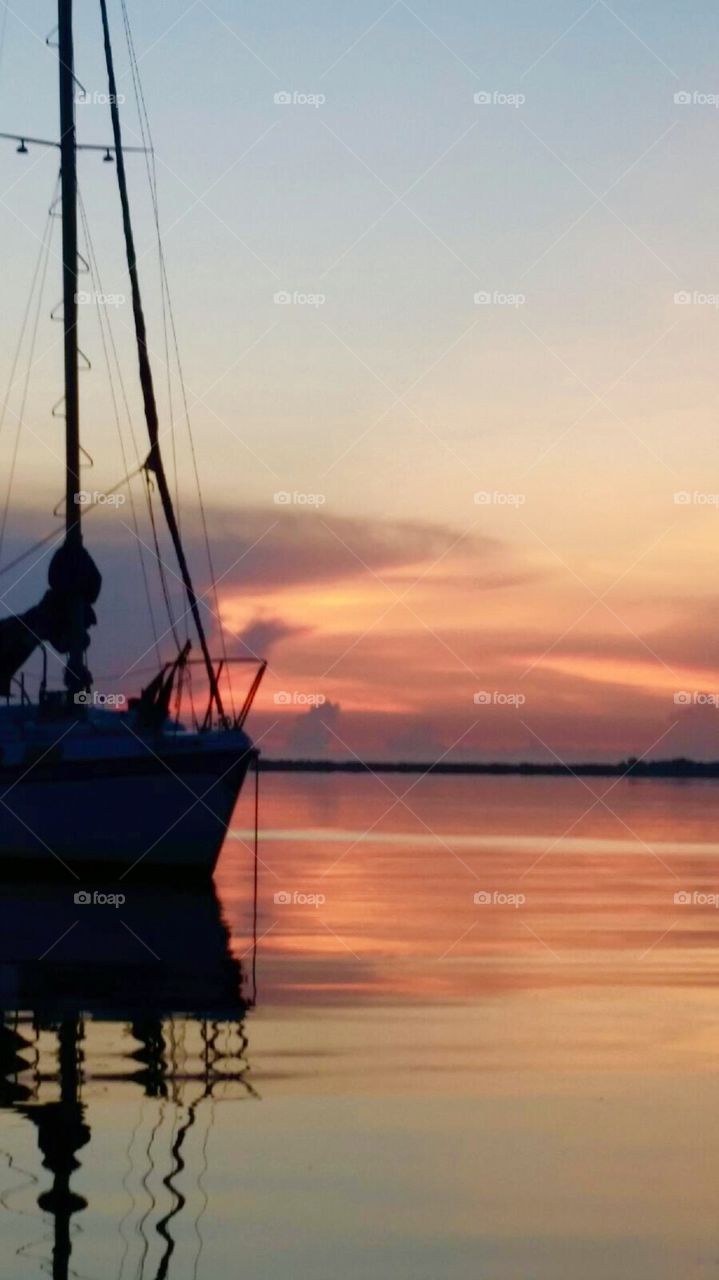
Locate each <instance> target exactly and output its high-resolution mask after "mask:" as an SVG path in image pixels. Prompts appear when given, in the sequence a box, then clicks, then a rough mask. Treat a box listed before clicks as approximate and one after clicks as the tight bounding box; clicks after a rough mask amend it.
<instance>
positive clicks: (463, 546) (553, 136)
mask: <svg viewBox="0 0 719 1280" xmlns="http://www.w3.org/2000/svg"><path fill="white" fill-rule="evenodd" d="M76 8H77V11H78V26H79V31H78V41H77V51H76V69H77V75H78V78H79V79H80V81H81V82H82V84H83V86H84V88H85V89H86V90H87V92H88V94H89V95H90V96H91V97H92V95H93V93H95V94H97V93H99V94H102V93H103V92H105V91H106V83H105V79H104V74H103V67H102V60H101V56H102V49H101V38H100V26H99V15H98V13H97V12H96V9H97V6H96V5H95V4H90V3H88V2H87V0H80V2H79V3H77V5H76ZM128 8H129V12H130V17H131V20H132V23H133V30H134V35H135V42H136V49H137V55H138V58H139V60H140V70H141V74H142V78H143V87H144V91H145V96H146V100H147V107H148V111H149V116H150V122H151V126H152V136H153V142H154V145H155V151H156V162H157V180H158V195H159V214H160V223H161V227H162V231H163V244H164V249H165V253H166V260H167V268H168V272H169V278H170V283H171V288H172V292H173V303H174V309H175V316H176V323H177V332H178V339H179V344H180V351H181V356H182V362H183V369H184V374H185V379H186V384H187V390H188V399H189V405H190V412H191V420H192V430H193V438H194V441H195V447H196V451H197V457H198V466H199V470H200V474H201V478H202V488H203V494H204V500H205V504H206V508H207V515H208V522H209V525H210V530H211V534H212V541H213V551H214V562H215V569H216V572H217V576H218V577H219V578H220V582H219V587H218V594H219V605H220V608H219V614H220V616H219V618H218V617H216V616H215V615H214V613H211V612H209V611H206V618H207V623H208V627H209V628H210V629H211V631H212V638H213V643H214V647H215V648H217V647H218V643H219V630H220V626H223V627H224V629H225V637H226V643H227V647H228V650H229V652H230V653H232V654H235V655H242V654H247V653H248V652H253V653H260V654H262V655H263V656H266V657H268V659H269V664H270V667H269V672H268V676H267V679H266V684H265V687H264V689H263V692H262V695H261V698H260V699H259V701H258V705H257V710H256V713H255V715H254V717H253V721H252V731H253V734H254V736H255V737H256V738H258V739H261V747H262V749H263V751H265V752H266V754H268V755H278V754H287V753H291V754H304V755H308V754H316V755H330V754H331V755H333V756H340V757H342V756H349V755H351V754H352V753H357V754H359V755H362V756H366V757H370V758H374V759H378V758H414V759H426V760H430V759H433V758H436V757H438V756H440V755H443V754H444V753H447V755H448V758H451V759H462V758H465V759H466V758H473V759H474V758H476V759H491V758H501V759H534V760H540V759H542V760H543V759H552V758H555V757H559V758H562V759H572V760H578V759H597V758H621V757H625V756H628V755H642V754H644V753H645V752H646V753H648V754H649V755H654V756H658V755H660V756H667V755H680V754H694V755H697V756H705V757H707V756H711V757H714V758H717V757H719V749H718V747H717V742H718V741H719V734H718V733H717V729H718V728H719V710H718V709H717V707H716V705H714V703H713V700H712V697H711V696H709V697H707V695H713V694H714V693H715V692H717V698H716V701H717V702H719V675H718V674H717V668H716V653H717V633H718V631H719V610H718V609H717V605H716V577H717V571H718V568H717V531H718V528H719V526H718V525H717V519H718V514H717V513H718V511H719V449H718V448H717V392H718V389H719V252H718V251H719V239H718V238H717V230H716V209H717V207H718V206H719V165H718V164H717V156H718V155H719V106H718V105H717V103H719V73H718V72H717V69H716V62H715V59H713V58H712V51H713V50H715V49H716V47H717V43H718V42H719V13H717V11H716V8H715V6H713V5H710V4H709V3H708V0H697V3H690V4H689V5H688V6H678V5H676V4H675V3H669V2H668V0H652V3H649V2H648V0H644V2H641V0H631V2H630V0H612V4H611V5H610V4H605V3H604V0H596V2H595V3H593V4H587V2H586V0H546V3H543V4H541V5H538V4H537V3H536V0H504V2H503V3H502V4H491V5H477V4H474V3H470V2H469V0H446V2H445V3H443V4H442V5H439V4H438V3H436V0H411V2H410V3H405V0H395V3H392V4H389V5H388V4H387V2H386V0H377V2H375V0H364V3H362V4H361V5H360V4H357V3H350V2H349V0H331V2H330V0H324V2H322V3H320V2H319V0H307V3H305V4H303V5H301V6H298V5H297V4H296V3H291V2H290V0H277V2H276V3H274V4H272V5H271V6H268V5H260V4H257V3H249V2H247V3H243V4H239V5H238V4H234V3H230V0H212V3H211V4H208V3H205V0H196V2H195V3H190V4H188V3H186V0H166V2H165V3H163V4H162V5H141V4H140V3H138V0H129V4H128ZM110 10H111V15H112V17H113V22H114V33H115V45H116V56H117V61H118V68H119V71H120V73H121V88H122V87H123V86H124V88H123V92H125V93H126V94H127V102H126V103H125V104H123V121H124V127H125V138H126V142H127V143H128V144H130V145H133V144H134V145H137V143H138V141H139V134H138V120H137V111H136V107H135V101H134V96H133V93H132V84H131V79H130V77H129V75H127V74H126V68H127V53H126V48H125V45H124V37H123V33H122V23H121V16H120V7H119V4H118V3H115V2H114V0H113V2H112V3H111V6H110ZM689 13H690V14H691V22H688V21H687V15H688V14H689ZM53 21H54V6H53V5H52V4H51V3H48V2H47V0H24V2H23V4H22V5H21V4H20V3H19V0H18V3H12V2H11V4H10V5H9V6H8V14H7V21H6V26H5V31H4V47H3V53H2V60H1V62H0V128H1V129H3V130H7V131H10V132H21V131H26V132H27V133H28V134H30V135H38V136H41V137H55V136H57V131H58V123H57V108H56V96H57V94H56V83H55V70H56V69H55V63H54V54H52V53H51V52H50V51H49V50H48V49H47V47H46V45H45V37H46V35H47V34H48V32H49V31H50V30H51V28H52V26H53ZM1 23H2V15H0V24H1ZM278 94H279V95H289V96H290V98H292V99H293V101H290V102H289V103H284V102H282V101H279V102H276V101H275V96H276V95H278ZM475 95H477V96H478V97H479V99H480V100H479V101H475ZM677 95H678V100H675V99H676V98H677ZM486 98H489V101H485V100H484V99H486ZM714 98H716V100H717V102H716V103H715V102H714V101H713V99H714ZM305 99H309V101H305ZM322 99H324V101H322ZM686 99H688V100H686ZM77 115H78V134H79V138H80V140H81V141H93V142H106V141H108V140H109V138H110V136H111V131H110V123H109V117H108V110H107V107H106V106H105V105H103V104H102V102H100V101H91V102H89V103H84V104H81V105H78V108H77ZM80 166H81V175H80V176H81V189H82V195H83V200H84V202H85V205H86V208H87V213H88V219H89V224H90V229H91V233H92V238H93V242H94V248H95V251H96V254H97V258H98V261H99V263H100V269H101V275H102V285H103V292H105V293H107V294H123V293H124V294H127V292H128V289H127V283H126V277H125V271H124V265H123V258H122V241H121V233H120V225H119V217H118V198H117V191H116V186H115V182H114V168H113V167H111V166H110V165H103V164H102V163H101V159H100V157H98V156H97V155H96V154H94V153H89V154H88V155H86V156H83V157H82V159H81V162H80ZM128 167H129V172H130V180H131V183H132V195H133V208H134V212H135V223H136V235H137V241H138V248H139V253H140V270H141V276H142V283H143V287H144V292H145V296H146V303H147V312H148V322H149V327H150V340H151V345H152V348H153V355H154V367H155V375H156V379H157V389H158V395H159V399H160V406H161V417H162V423H163V429H164V430H165V432H166V434H165V437H164V443H165V450H166V457H167V459H168V466H169V467H170V469H171V470H174V460H173V455H174V454H175V453H176V455H177V466H178V474H179V481H178V484H179V490H180V494H181V498H182V501H181V508H182V517H183V531H184V534H185V537H186V539H187V542H188V546H189V549H190V551H191V555H192V561H193V565H194V566H195V572H196V577H197V581H198V583H199V585H200V587H201V589H203V590H205V589H206V588H207V587H208V584H209V580H208V571H207V562H206V559H205V558H204V555H203V548H202V540H201V536H200V524H199V518H198V507H197V500H196V496H195V489H194V478H193V472H192V466H191V458H190V451H189V448H188V438H187V431H186V427H185V423H184V418H183V414H182V405H181V397H180V395H179V384H178V380H177V377H176V370H174V368H173V373H172V402H171V403H170V400H169V398H168V385H167V371H166V365H165V357H166V348H165V338H164V335H163V324H162V314H161V307H160V291H159V276H158V265H157V253H156V245H155V240H154V228H153V220H152V207H151V203H150V200H149V195H148V184H147V176H146V173H145V165H144V161H143V159H142V157H141V156H133V157H128ZM56 172H57V156H56V153H55V152H53V151H51V150H43V149H40V148H37V147H35V148H33V147H31V148H30V154H29V155H28V156H18V155H16V154H15V149H14V144H13V143H12V142H5V143H2V145H0V234H1V235H2V245H3V306H2V309H1V310H0V331H1V339H2V340H1V343H0V387H3V388H4V387H5V386H6V385H7V382H8V380H9V379H10V377H11V371H12V366H13V354H14V350H15V346H16V343H17V340H18V334H19V331H20V325H21V321H22V315H23V311H24V308H25V304H26V300H27V297H28V290H29V286H30V280H31V277H32V272H33V267H34V263H35V259H36V257H37V254H38V250H39V240H40V239H41V238H42V235H43V225H44V221H45V218H46V214H47V209H48V205H49V204H50V202H51V200H52V197H53V188H54V184H55V181H56ZM81 247H83V253H85V254H86V256H87V249H86V247H84V246H81ZM59 252H60V250H59V226H58V225H56V226H55V229H54V239H53V241H52V243H51V252H50V258H49V269H48V274H47V279H46V283H45V289H44V292H43V295H42V305H41V307H40V312H39V324H38V332H37V343H36V347H35V351H34V356H33V361H34V364H33V369H32V377H31V379H30V383H29V392H28V395H27V399H26V402H25V405H24V407H23V382H24V369H25V365H26V363H27V354H28V350H29V346H28V343H29V339H28V340H27V341H26V343H25V346H24V348H23V356H22V358H21V360H20V362H19V365H18V368H17V369H16V372H15V378H14V383H13V386H12V388H11V391H10V396H9V399H8V409H7V411H6V414H5V420H4V423H3V427H2V433H1V434H0V476H1V477H2V480H1V481H0V504H4V501H5V484H6V478H7V475H8V473H9V468H10V462H11V459H12V456H13V453H14V450H15V446H16V439H17V428H18V422H19V417H21V418H22V423H23V429H22V432H21V434H20V438H19V446H18V462H17V475H16V480H15V485H14V489H13V494H12V501H11V506H10V517H9V520H8V526H7V533H6V536H5V543H4V546H3V548H2V553H1V554H0V562H2V563H6V562H7V561H8V560H9V559H11V558H12V557H13V556H14V555H17V554H19V553H20V552H21V551H22V550H23V549H24V548H25V547H26V546H28V545H29V544H30V543H31V542H33V541H34V540H35V539H37V538H39V537H40V536H42V535H43V534H44V533H45V532H46V531H47V530H48V529H49V528H51V527H52V525H53V515H52V511H53V508H54V506H55V504H56V502H57V500H58V497H59V495H60V493H61V491H62V484H63V479H62V447H63V446H62V423H61V422H60V421H58V420H55V419H53V418H52V417H51V414H50V410H51V408H52V405H53V404H54V403H55V402H56V401H57V400H58V398H59V397H60V395H61V392H62V387H61V373H62V365H61V356H62V353H61V336H62V334H61V328H60V326H58V325H56V324H54V323H53V322H52V321H51V319H50V311H51V308H52V307H53V306H54V305H55V303H56V302H57V300H58V298H59V297H60V278H59V266H60V263H59V259H58V256H57V255H58V254H59ZM88 288H92V285H91V284H89V285H88ZM277 294H285V295H287V294H289V295H290V297H291V298H292V299H293V301H291V302H289V303H285V304H283V303H281V302H277V301H276V300H275V299H276V295H277ZM477 295H479V296H480V298H481V297H482V296H484V297H488V298H489V301H484V302H481V301H479V302H478V301H477V300H476V298H477ZM308 298H310V299H314V303H311V302H308V301H305V300H306V299H308ZM687 298H688V300H687ZM105 309H106V311H107V312H108V313H110V320H111V324H112V327H113V332H114V335H115V340H116V342H117V346H118V350H119V353H120V358H121V362H122V368H123V375H124V379H125V385H126V389H127V393H128V396H129V400H130V407H131V410H132V416H133V424H134V432H135V437H136V441H137V447H136V448H135V447H134V446H133V441H132V439H131V435H130V432H129V429H128V427H127V424H126V422H124V420H123V423H124V425H123V441H124V447H125V450H126V456H127V459H128V467H125V465H124V463H123V458H122V452H121V449H120V446H119V443H118V435H117V431H116V427H115V423H114V417H113V409H112V400H111V397H110V395H109V392H108V378H107V374H106V372H105V367H104V361H103V351H102V343H101V338H100V331H99V326H98V306H97V305H96V304H95V303H91V304H89V305H87V306H85V307H83V308H81V320H80V324H81V345H82V347H83V350H84V351H85V352H86V353H87V355H88V357H89V359H90V360H91V362H92V369H91V371H90V372H88V373H87V374H85V375H83V379H82V394H83V411H82V412H83V442H84V445H85V447H86V449H87V450H88V452H89V454H90V455H92V457H93V458H94V464H95V465H94V468H93V469H92V471H90V470H89V469H88V472H87V473H86V475H87V488H88V490H98V491H104V490H106V489H109V488H110V487H111V486H113V485H114V484H115V483H116V482H117V481H118V480H119V479H120V478H121V476H122V475H123V474H124V473H125V471H126V470H127V469H129V467H130V466H134V465H136V463H137V461H138V460H140V459H141V458H142V457H143V456H144V451H145V436H144V423H143V420H142V414H141V405H140V401H139V396H138V388H137V385H136V383H137V378H136V363H135V358H134V353H133V345H132V343H133V338H132V332H131V314H130V308H129V305H128V304H127V303H121V304H120V305H117V306H113V307H106V308H105ZM170 363H171V364H172V361H171V362H170ZM2 394H3V398H4V392H3V393H2ZM18 415H19V416H18ZM173 417H174V420H175V425H176V429H175V432H174V436H173V432H172V430H171V424H172V421H173ZM173 439H174V441H175V442H176V443H175V447H174V448H173ZM125 492H127V491H125ZM132 492H133V495H134V498H135V502H136V504H137V514H138V521H139V525H138V531H139V535H140V537H141V539H142V540H143V542H145V543H147V544H148V546H149V543H150V542H151V534H150V529H149V525H148V519H147V513H146V508H145V505H144V497H143V488H142V485H141V483H140V481H139V480H136V481H135V482H134V484H133V486H132ZM277 494H281V495H289V498H290V501H289V502H287V501H279V502H278V501H277V500H276V497H275V495H277ZM477 495H481V497H480V498H479V500H478V498H477ZM677 495H680V500H677ZM58 531H60V525H59V523H58ZM86 538H87V543H88V546H89V547H90V549H91V550H92V552H93V554H94V555H95V558H96V559H97V562H98V564H99V566H100V568H101V570H102V572H103V574H104V589H103V593H102V595H101V597H100V601H99V605H98V616H99V624H98V627H97V628H96V630H95V633H94V635H93V647H92V650H91V656H90V667H91V669H92V670H93V672H94V673H95V676H96V679H97V684H98V687H99V688H100V689H102V690H105V691H112V690H115V689H121V690H123V691H125V692H127V693H130V692H133V691H134V690H135V689H136V688H137V686H138V685H139V683H140V682H141V681H142V680H146V679H147V676H148V668H149V667H151V666H152V663H153V661H154V657H153V651H152V630H151V627H150V622H149V619H148V616H147V612H146V609H145V606H144V596H143V591H142V578H141V572H140V563H139V559H138V546H139V544H138V538H137V534H136V533H135V532H134V531H133V521H132V518H131V510H130V504H129V502H126V503H125V504H124V505H122V506H118V507H115V508H103V509H101V510H98V511H97V512H95V513H93V515H92V516H91V517H90V518H89V519H88V522H87V527H86ZM144 554H145V557H146V564H147V565H148V566H151V561H152V555H151V552H150V551H147V550H146V551H145V553H144ZM163 554H164V555H165V556H166V558H167V560H168V563H169V564H170V565H171V567H172V568H173V569H174V563H173V562H172V560H171V558H170V553H169V550H168V549H167V546H166V542H164V543H163ZM33 559H35V558H33ZM32 565H33V561H32V560H31V561H28V562H26V564H24V565H23V568H22V570H19V571H17V572H13V573H11V574H9V575H6V576H5V578H3V579H2V580H0V591H2V592H3V593H4V594H3V595H2V603H3V605H4V607H5V608H6V609H7V610H9V611H15V610H18V609H21V608H24V607H27V606H28V605H29V604H30V603H31V602H33V601H34V600H36V599H37V598H38V595H39V594H40V593H41V592H42V590H43V589H44V578H45V574H46V570H47V556H45V557H43V558H39V559H38V562H37V564H35V565H34V567H31V566H32ZM28 568H29V569H30V571H29V572H27V573H26V572H25V571H26V570H27V569H28ZM20 573H22V574H23V575H24V576H22V578H20V580H18V578H19V574H20ZM170 583H171V587H172V593H173V597H174V599H175V601H176V605H177V611H178V612H181V611H182V606H181V603H180V600H181V594H180V584H179V581H178V580H177V578H173V577H170ZM155 595H156V615H157V620H158V629H159V630H160V631H164V630H165V629H166V627H167V623H166V621H163V618H164V615H163V610H162V600H161V596H160V593H159V591H156V592H155ZM211 604H212V597H211V596H210V597H208V609H209V606H210V605H211ZM163 652H164V653H165V655H166V656H169V652H170V650H169V649H168V647H167V642H165V644H164V646H163ZM131 664H133V665H132V668H131ZM679 691H681V692H683V693H686V694H688V695H689V701H688V703H686V700H684V701H680V702H679V703H677V702H676V701H675V695H676V694H677V693H678V692H679ZM480 692H483V693H485V694H488V695H489V698H488V700H484V701H480V702H477V701H475V695H477V694H478V693H480ZM278 693H287V694H289V695H290V699H291V700H290V702H289V704H285V703H283V702H281V701H280V702H279V703H278V702H277V700H276V695H277V694H278ZM317 696H319V697H320V698H324V699H326V700H327V701H326V702H325V704H324V705H323V706H321V707H319V708H318V709H317V710H308V709H307V699H308V698H313V697H317Z"/></svg>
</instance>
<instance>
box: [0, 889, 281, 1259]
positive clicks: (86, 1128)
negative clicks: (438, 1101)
mask: <svg viewBox="0 0 719 1280" xmlns="http://www.w3.org/2000/svg"><path fill="white" fill-rule="evenodd" d="M56 940H57V941H56ZM38 957H40V958H38ZM253 959H254V957H253V956H250V957H248V960H249V961H250V963H249V965H248V972H247V973H245V971H244V970H243V967H242V965H241V963H240V962H238V961H237V960H235V959H233V957H232V955H231V953H230V948H229V934H228V931H227V929H226V927H225V925H224V922H223V920H222V917H221V914H220V909H219V904H218V901H217V898H216V895H215V893H214V890H213V889H212V888H211V887H210V888H208V887H203V888H202V889H198V888H196V887H194V888H192V889H191V890H190V889H188V890H175V891H170V892H167V891H164V890H162V891H160V890H159V889H154V888H152V887H149V886H145V887H139V886H138V887H137V888H136V889H134V890H133V891H132V892H131V891H130V890H129V889H128V891H127V894H126V903H125V904H123V905H122V907H120V908H115V907H113V906H108V905H94V904H91V903H77V902H75V901H74V895H73V894H72V892H69V893H68V890H67V889H64V888H60V887H58V886H55V885H53V886H45V887H43V886H33V887H32V889H30V888H23V887H12V888H11V889H8V888H2V889H0V1018H1V1020H0V1108H2V1109H5V1110H12V1111H13V1112H14V1113H15V1114H16V1115H21V1116H22V1117H24V1119H26V1120H28V1121H29V1122H30V1123H31V1124H32V1125H33V1126H34V1128H35V1131H36V1135H37V1143H38V1148H39V1152H40V1155H41V1158H42V1166H43V1168H44V1169H45V1170H47V1171H48V1173H49V1174H50V1176H51V1184H50V1186H49V1187H47V1186H46V1187H45V1188H44V1189H42V1190H41V1191H40V1193H39V1194H38V1195H37V1205H38V1207H39V1208H40V1209H41V1210H42V1211H43V1212H44V1213H47V1214H50V1215H51V1217H52V1221H53V1244H52V1268H51V1274H52V1276H53V1280H65V1278H66V1277H68V1276H69V1275H70V1274H72V1271H71V1257H72V1247H73V1246H72V1242H73V1234H74V1233H73V1218H74V1217H75V1216H76V1215H79V1214H82V1213H83V1212H84V1211H86V1210H87V1209H88V1207H89V1206H88V1201H87V1200H86V1199H85V1198H84V1197H83V1196H82V1195H80V1194H78V1193H77V1192H76V1191H75V1190H73V1187H72V1185H71V1182H72V1177H73V1174H75V1173H76V1172H77V1170H78V1169H79V1168H80V1163H81V1161H80V1153H81V1152H82V1150H83V1148H84V1147H86V1146H87V1144H88V1143H89V1142H90V1140H91V1131H90V1124H89V1119H88V1107H87V1105H86V1102H85V1101H84V1098H83V1095H84V1093H86V1092H87V1090H88V1088H89V1087H92V1088H95V1087H97V1086H98V1085H99V1086H101V1087H102V1086H110V1085H112V1084H117V1085H123V1086H125V1087H130V1088H131V1089H132V1090H133V1091H134V1090H137V1091H138V1092H139V1095H140V1096H141V1097H143V1098H145V1099H154V1100H157V1101H158V1102H159V1104H160V1106H164V1105H165V1104H169V1105H171V1106H172V1107H173V1109H174V1114H175V1117H176V1118H175V1123H174V1125H173V1132H172V1137H171V1141H170V1143H169V1149H168V1150H166V1151H165V1152H164V1153H163V1154H162V1155H161V1154H160V1148H159V1143H158V1142H156V1141H155V1138H156V1136H157V1132H158V1130H159V1129H160V1127H161V1124H162V1119H163V1113H162V1112H161V1113H160V1117H159V1120H158V1123H157V1125H156V1126H155V1127H154V1129H153V1132H152V1133H151V1135H150V1138H149V1140H148V1142H147V1144H146V1147H145V1149H144V1152H142V1153H141V1154H140V1155H133V1156H132V1160H133V1161H134V1162H138V1161H140V1162H141V1163H142V1164H143V1165H145V1166H146V1167H145V1169H144V1172H143V1173H142V1174H141V1175H140V1174H139V1170H138V1179H139V1183H140V1186H141V1187H142V1188H143V1191H144V1193H145V1194H146V1196H147V1198H148V1200H149V1208H148V1210H147V1212H145V1213H144V1214H143V1216H142V1218H141V1220H140V1222H139V1223H138V1228H137V1230H138V1234H139V1236H140V1237H141V1239H142V1254H141V1259H140V1263H139V1269H138V1270H137V1273H136V1274H137V1275H138V1277H143V1276H145V1275H149V1274H152V1275H154V1276H156V1277H159V1278H162V1277H167V1276H168V1275H169V1274H170V1267H171V1264H172V1260H173V1256H174V1254H175V1249H176V1233H175V1232H174V1230H173V1228H174V1226H175V1225H176V1220H177V1219H178V1217H179V1215H181V1214H182V1212H183V1210H185V1209H186V1207H187V1201H188V1195H187V1193H186V1191H185V1192H183V1191H182V1190H181V1189H180V1187H179V1185H178V1184H179V1181H180V1177H181V1175H182V1182H183V1186H185V1188H186V1186H187V1178H188V1172H189V1174H191V1175H192V1174H193V1172H194V1171H193V1169H192V1167H191V1162H188V1159H187V1156H186V1143H187V1139H188V1135H189V1134H190V1132H191V1131H192V1129H193V1128H194V1127H195V1125H196V1124H197V1120H198V1111H199V1108H200V1107H201V1105H202V1104H203V1103H204V1102H206V1101H207V1100H210V1111H209V1113H208V1120H209V1122H210V1123H211V1121H212V1117H213V1115H214V1100H215V1099H221V1098H222V1097H224V1096H226V1095H227V1093H228V1090H231V1091H232V1092H233V1094H234V1096H237V1092H238V1090H239V1091H240V1092H241V1093H242V1094H243V1095H245V1096H247V1097H253V1096H256V1095H255V1091H254V1089H253V1087H252V1085H251V1083H250V1082H249V1080H248V1079H247V1073H248V1070H249V1064H248V1061H247V1045H248V1041H247V1035H246V1031H245V1025H244V1024H245V1018H246V1015H247V1012H248V1010H249V1009H250V1008H251V1007H252V1004H253V994H252V985H251V984H252V973H253V963H252V961H253ZM103 1027H104V1028H105V1030H106V1032H107V1034H108V1035H110V1036H111V1037H119V1050H116V1051H115V1052H114V1053H110V1054H109V1055H108V1054H107V1053H106V1052H101V1053H98V1052H97V1049H96V1048H95V1047H93V1037H95V1039H96V1038H97V1036H98V1034H100V1032H101V1030H102V1028H103ZM206 1144H207V1137H206V1136H205V1140H204V1143H203V1152H205V1153H206ZM131 1147H132V1143H131ZM205 1158H206V1155H205ZM202 1172H203V1170H200V1172H199V1173H198V1174H197V1176H196V1177H195V1179H194V1184H193V1182H192V1179H191V1181H190V1185H191V1186H192V1187H193V1190H194V1188H195V1186H196V1187H197V1191H198V1197H199V1198H201V1195H200V1185H199V1183H200V1178H201V1176H202ZM158 1177H159V1178H160V1183H161V1186H162V1188H163V1189H164V1194H165V1197H166V1199H167V1201H168V1202H169V1203H168V1205H167V1207H166V1208H165V1206H164V1205H163V1209H165V1211H164V1212H162V1213H161V1214H160V1216H157V1214H158V1213H159V1206H158V1203H157V1195H156V1193H155V1191H154V1190H153V1186H155V1185H156V1183H157V1178H158ZM39 1182H40V1184H41V1183H42V1179H40V1180H39ZM153 1214H154V1215H155V1221H154V1227H153V1231H154V1249H153V1247H152V1242H151V1239H150V1237H149V1236H148V1235H147V1224H148V1222H149V1221H150V1220H151V1218H152V1215H153ZM197 1234H198V1238H199V1239H200V1240H201V1237H200V1236H199V1233H197ZM151 1257H152V1258H153V1263H152V1269H151V1270H150V1271H148V1270H147V1268H148V1266H149V1265H150V1258H151ZM195 1265H196V1264H195ZM123 1266H124V1263H123Z"/></svg>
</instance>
